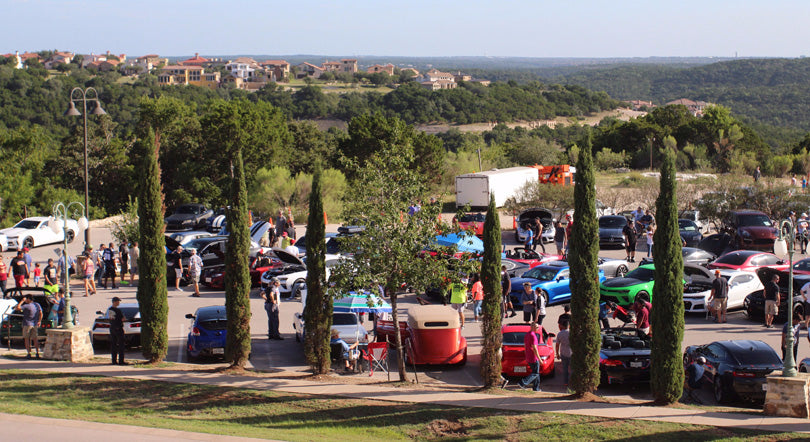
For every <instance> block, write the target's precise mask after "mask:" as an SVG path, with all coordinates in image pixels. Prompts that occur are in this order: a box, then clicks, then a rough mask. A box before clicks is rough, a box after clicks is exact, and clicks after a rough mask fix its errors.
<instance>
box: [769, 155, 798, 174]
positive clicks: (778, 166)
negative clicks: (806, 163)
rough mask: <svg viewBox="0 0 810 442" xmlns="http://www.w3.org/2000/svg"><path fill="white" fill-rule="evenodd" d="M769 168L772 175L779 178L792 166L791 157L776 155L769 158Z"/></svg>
mask: <svg viewBox="0 0 810 442" xmlns="http://www.w3.org/2000/svg"><path fill="white" fill-rule="evenodd" d="M771 168H772V169H773V176H775V177H777V178H781V177H783V176H785V174H786V173H788V171H789V170H790V169H791V168H793V157H792V156H791V155H777V156H775V157H773V158H771Z"/></svg>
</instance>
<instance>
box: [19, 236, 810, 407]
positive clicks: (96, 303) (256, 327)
mask: <svg viewBox="0 0 810 442" xmlns="http://www.w3.org/2000/svg"><path fill="white" fill-rule="evenodd" d="M336 228H337V226H333V225H330V226H329V230H330V231H334V230H336ZM299 229H301V230H302V231H301V232H300V233H299V234H301V233H303V229H302V228H300V227H299ZM110 239H111V237H110V233H109V230H107V229H94V230H93V243H94V244H96V245H97V244H99V243H100V242H105V243H109V241H110ZM503 241H504V244H505V245H507V246H508V247H514V246H515V243H514V236H513V232H504V235H503ZM55 247H56V246H43V247H39V248H36V249H34V250H33V252H32V255H33V257H34V259H35V260H37V261H43V262H44V261H45V260H46V259H47V258H48V257H51V256H54V252H53V250H54V248H55ZM80 249H81V244H80V241H79V240H77V241H75V242H74V243H73V244H71V245H70V246H69V248H68V250H69V252H70V253H71V254H74V255H75V254H77V253H79V251H80ZM600 255H601V256H605V257H611V258H624V251H623V250H617V249H614V250H603V251H602V252H601V253H600ZM637 255H638V256H637V258H640V257H641V256H642V255H643V254H642V253H638V254H637ZM3 256H4V258H5V259H6V262H8V259H9V258H10V256H11V253H8V252H6V253H3ZM634 267H635V265H631V269H632V268H634ZM73 287H74V288H73V290H78V289H79V288H80V286H79V285H78V284H74V285H73ZM82 293H83V292H82ZM189 295H190V292H188V291H186V292H177V291H174V290H173V289H170V290H169V338H170V348H169V353H168V356H167V360H169V361H172V362H184V361H185V348H184V345H185V340H186V336H187V334H188V328H189V322H190V321H189V320H188V319H186V318H185V315H186V314H187V313H193V312H194V311H195V310H196V308H198V307H201V306H206V305H224V293H223V292H222V291H214V290H205V291H204V292H203V296H202V297H201V298H193V297H190V296H189ZM113 296H119V297H120V298H122V299H123V300H124V302H128V301H135V288H134V287H131V286H128V285H124V286H121V288H119V289H117V290H111V289H108V290H105V289H102V288H99V290H98V294H97V295H95V296H90V297H87V298H85V297H83V296H81V294H80V293H79V292H77V293H76V297H74V298H73V299H74V304H75V305H76V306H77V307H78V308H79V311H80V314H79V318H80V322H81V323H82V324H83V325H87V326H90V325H91V324H92V321H93V318H94V316H95V314H94V313H95V312H96V311H100V310H104V309H106V308H107V307H108V306H109V304H110V299H111V298H112V297H113ZM400 303H401V306H402V310H403V312H404V310H405V309H407V308H408V306H409V305H413V304H414V303H415V300H414V296H413V295H404V296H402V297H401V298H400ZM301 307H302V306H301V304H300V302H293V301H286V302H283V303H282V304H281V307H280V310H281V332H282V333H283V334H284V336H286V338H287V339H286V340H284V341H268V340H267V339H266V338H265V337H266V333H267V322H266V315H265V313H264V309H263V301H262V299H261V298H260V297H259V295H258V291H257V290H254V291H253V292H252V294H251V311H252V312H253V317H252V320H251V330H252V336H253V354H252V357H251V363H252V364H253V365H254V367H256V368H258V369H275V370H284V371H292V372H300V373H303V372H305V371H306V370H307V367H306V364H305V361H304V358H303V354H302V351H301V345H300V344H299V343H297V342H295V340H294V339H293V336H294V334H293V327H292V323H293V315H294V314H295V313H296V312H300V311H301V310H302V308H301ZM561 313H562V306H551V307H549V308H548V309H547V316H546V321H545V325H546V326H547V327H548V328H549V330H551V331H554V332H556V331H557V330H556V328H557V326H556V319H557V317H558V316H559V315H560V314H561ZM466 318H467V321H468V322H467V325H466V327H465V328H464V330H463V334H464V336H465V337H466V338H467V341H468V344H469V348H468V352H469V363H468V364H467V365H466V366H465V367H462V368H453V367H438V368H425V369H420V371H419V377H420V381H422V382H425V381H433V382H444V383H450V384H457V385H464V386H474V385H479V376H478V361H479V360H480V349H481V338H480V336H481V332H480V323H473V322H472V312H471V311H470V310H468V311H467V316H466ZM514 319H520V318H519V317H516V318H514ZM728 321H729V322H728V323H727V324H714V323H712V322H710V321H707V320H706V319H705V318H704V317H703V316H702V315H699V316H687V318H686V333H685V336H684V342H683V345H684V347H685V346H687V345H695V344H704V343H708V342H712V341H715V340H722V339H760V340H763V341H765V342H766V343H768V344H769V345H771V346H772V347H773V348H775V349H778V348H779V345H780V338H781V337H780V330H779V329H778V328H775V329H765V328H763V327H762V326H761V324H758V323H754V322H752V321H749V320H748V319H747V318H745V316H744V315H743V314H742V312H732V313H730V314H729V316H728ZM510 322H511V321H510ZM514 322H517V321H514ZM369 327H370V324H369ZM806 333H807V332H806V331H802V337H801V342H800V346H799V359H800V360H801V358H804V357H810V345H808V342H807V339H806ZM96 352H97V354H109V353H108V350H107V348H105V347H98V348H97V349H96ZM128 356H129V357H130V358H139V357H141V356H140V352H139V350H138V349H133V350H131V351H130V352H129V354H128ZM558 371H559V367H558ZM543 388H544V389H548V390H551V391H560V392H562V391H564V388H563V386H562V377H561V376H559V374H558V375H557V376H556V377H554V378H551V379H546V380H544V387H543ZM603 393H605V394H608V395H616V396H624V397H631V398H636V399H643V400H646V399H649V394H648V388H647V387H646V386H637V387H633V386H609V387H607V388H606V389H605V390H604V391H603Z"/></svg>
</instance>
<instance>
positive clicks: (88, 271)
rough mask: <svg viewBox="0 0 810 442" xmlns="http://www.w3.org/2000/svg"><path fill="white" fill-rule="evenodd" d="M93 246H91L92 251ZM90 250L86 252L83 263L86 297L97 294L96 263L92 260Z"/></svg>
mask: <svg viewBox="0 0 810 442" xmlns="http://www.w3.org/2000/svg"><path fill="white" fill-rule="evenodd" d="M92 249H93V246H90V250H92ZM90 250H87V251H85V252H84V262H82V275H84V296H85V297H87V296H88V295H95V294H96V280H95V279H93V275H94V273H95V271H96V262H95V261H94V260H93V258H92V254H91V253H90Z"/></svg>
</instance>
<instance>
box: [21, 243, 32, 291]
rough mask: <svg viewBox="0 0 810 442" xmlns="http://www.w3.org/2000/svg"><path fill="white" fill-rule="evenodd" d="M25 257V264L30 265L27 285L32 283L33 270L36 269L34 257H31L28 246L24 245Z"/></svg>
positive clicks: (26, 276) (26, 277) (26, 275)
mask: <svg viewBox="0 0 810 442" xmlns="http://www.w3.org/2000/svg"><path fill="white" fill-rule="evenodd" d="M23 259H25V265H26V266H28V273H26V274H25V285H26V286H29V285H31V272H33V271H34V258H32V257H31V254H30V253H29V250H28V247H23Z"/></svg>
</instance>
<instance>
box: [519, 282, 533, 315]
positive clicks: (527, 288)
mask: <svg viewBox="0 0 810 442" xmlns="http://www.w3.org/2000/svg"><path fill="white" fill-rule="evenodd" d="M520 303H521V304H522V305H523V322H526V323H531V322H534V312H535V310H536V306H537V294H535V293H534V290H533V289H532V285H531V283H528V282H524V283H523V293H522V294H521V296H520Z"/></svg>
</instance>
